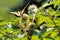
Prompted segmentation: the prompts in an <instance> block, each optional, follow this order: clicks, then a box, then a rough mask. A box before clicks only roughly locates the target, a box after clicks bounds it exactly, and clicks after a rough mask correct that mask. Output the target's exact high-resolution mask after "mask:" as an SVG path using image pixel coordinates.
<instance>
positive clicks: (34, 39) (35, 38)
mask: <svg viewBox="0 0 60 40" xmlns="http://www.w3.org/2000/svg"><path fill="white" fill-rule="evenodd" d="M31 40H40V39H39V37H38V36H36V35H33V36H32V37H31Z"/></svg>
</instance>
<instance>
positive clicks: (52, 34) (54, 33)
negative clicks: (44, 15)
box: [50, 29, 58, 38]
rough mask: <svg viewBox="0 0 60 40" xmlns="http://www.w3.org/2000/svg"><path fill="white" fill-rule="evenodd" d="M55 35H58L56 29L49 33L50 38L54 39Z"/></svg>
mask: <svg viewBox="0 0 60 40" xmlns="http://www.w3.org/2000/svg"><path fill="white" fill-rule="evenodd" d="M57 34H58V31H57V29H56V30H54V31H53V32H52V33H51V35H50V37H52V38H54V37H56V36H57Z"/></svg>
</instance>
